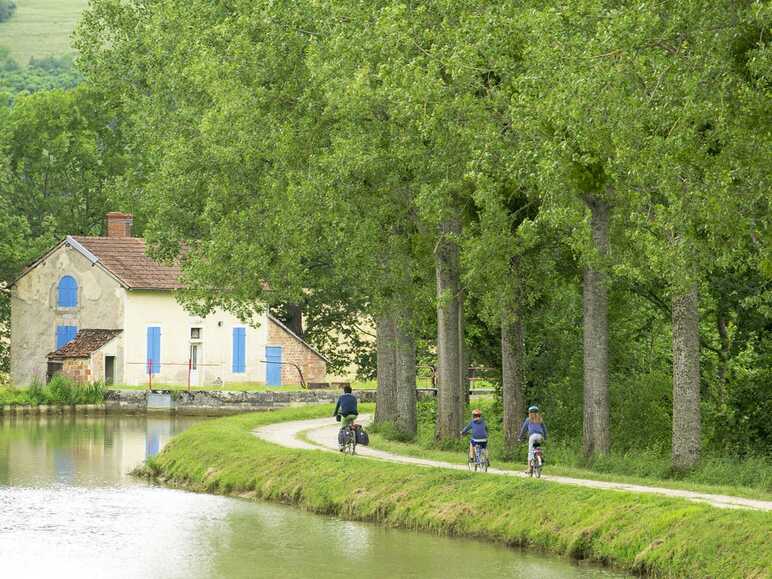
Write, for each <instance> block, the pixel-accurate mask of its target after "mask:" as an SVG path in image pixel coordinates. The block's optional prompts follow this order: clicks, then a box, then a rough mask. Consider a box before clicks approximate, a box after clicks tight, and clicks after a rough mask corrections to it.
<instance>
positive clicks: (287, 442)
mask: <svg viewBox="0 0 772 579" xmlns="http://www.w3.org/2000/svg"><path fill="white" fill-rule="evenodd" d="M370 418H371V417H370V416H369V415H367V416H365V415H363V416H361V417H360V419H361V420H360V421H362V422H365V423H366V422H369V420H370ZM339 428H340V427H339V425H338V423H337V422H335V421H334V420H333V419H332V418H318V419H315V420H298V421H295V422H278V423H276V424H270V425H268V426H264V427H262V428H258V429H256V430H255V431H254V432H253V433H254V435H255V436H257V437H258V438H261V439H263V440H266V441H268V442H272V443H274V444H278V445H280V446H286V447H288V448H300V449H305V450H321V451H326V452H338V430H339ZM304 439H305V440H304ZM357 454H358V455H359V456H362V457H367V458H372V459H378V460H385V461H390V462H399V463H404V464H414V465H418V466H422V467H438V468H449V469H454V470H463V471H466V470H467V467H466V465H463V464H453V463H450V462H443V461H438V460H428V459H424V458H416V457H412V456H404V455H400V454H394V453H391V452H385V451H383V450H376V449H374V448H368V447H364V446H357ZM488 473H489V474H494V475H500V476H512V477H523V478H524V477H526V476H527V475H526V474H525V473H523V472H518V471H511V470H501V469H497V468H491V469H489V470H488ZM542 479H543V480H547V481H551V482H557V483H561V484H569V485H575V486H582V487H589V488H595V489H606V490H616V491H626V492H633V493H646V494H653V495H663V496H667V497H677V498H682V499H686V500H689V501H695V502H700V503H708V504H710V505H712V506H714V507H719V508H723V509H736V508H747V509H754V510H759V511H772V501H762V500H755V499H745V498H742V497H732V496H727V495H713V494H706V493H697V492H692V491H684V490H677V489H667V488H661V487H649V486H642V485H634V484H626V483H615V482H605V481H596V480H589V479H578V478H570V477H564V476H550V475H542Z"/></svg>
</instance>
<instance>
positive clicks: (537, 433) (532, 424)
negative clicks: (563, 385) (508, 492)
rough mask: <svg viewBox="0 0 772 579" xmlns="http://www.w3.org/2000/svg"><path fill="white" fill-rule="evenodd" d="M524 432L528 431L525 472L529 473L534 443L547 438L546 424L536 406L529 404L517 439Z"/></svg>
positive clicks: (521, 438)
mask: <svg viewBox="0 0 772 579" xmlns="http://www.w3.org/2000/svg"><path fill="white" fill-rule="evenodd" d="M526 432H527V433H528V470H527V471H525V472H527V473H529V472H531V468H532V467H531V461H532V460H533V447H534V445H541V443H542V442H544V441H545V440H547V425H546V424H544V420H542V417H541V414H540V413H539V407H538V406H530V407H529V408H528V418H526V419H525V420H524V421H523V425H522V426H521V427H520V433H519V434H518V435H517V439H518V440H523V435H524V434H525V433H526Z"/></svg>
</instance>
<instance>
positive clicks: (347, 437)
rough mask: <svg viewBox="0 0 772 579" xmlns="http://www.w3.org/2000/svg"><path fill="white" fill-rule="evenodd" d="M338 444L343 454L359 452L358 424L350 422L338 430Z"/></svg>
mask: <svg viewBox="0 0 772 579" xmlns="http://www.w3.org/2000/svg"><path fill="white" fill-rule="evenodd" d="M338 444H339V446H340V451H341V452H342V453H343V454H351V455H354V454H356V452H357V433H356V425H354V424H350V425H349V426H346V427H345V428H341V429H340V431H339V432H338Z"/></svg>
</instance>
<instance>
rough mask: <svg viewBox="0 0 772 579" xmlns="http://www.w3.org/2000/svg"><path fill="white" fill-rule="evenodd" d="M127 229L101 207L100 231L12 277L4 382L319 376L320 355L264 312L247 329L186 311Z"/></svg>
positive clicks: (169, 272)
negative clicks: (58, 377)
mask: <svg viewBox="0 0 772 579" xmlns="http://www.w3.org/2000/svg"><path fill="white" fill-rule="evenodd" d="M131 225H132V216H131V215H129V214H125V213H108V214H107V236H106V237H82V236H68V237H67V238H66V239H64V240H63V241H62V242H60V243H59V244H57V245H56V246H55V247H53V248H52V249H51V250H50V251H48V252H47V253H46V254H44V255H43V256H41V257H40V258H39V259H38V260H37V261H35V262H34V263H32V264H31V265H30V266H29V267H27V268H26V269H25V271H24V272H23V273H22V274H21V276H20V277H19V278H18V279H16V280H15V281H14V283H13V284H12V286H11V381H12V383H14V384H17V385H26V384H29V383H31V382H32V381H33V380H39V381H41V382H42V381H43V380H46V379H47V378H48V377H50V376H51V375H52V374H53V373H56V372H62V373H64V374H65V375H68V376H71V377H72V378H75V379H77V380H79V381H105V382H106V383H114V384H127V385H140V384H146V383H148V382H151V383H152V384H182V385H185V384H188V383H190V384H191V385H194V386H198V385H200V386H210V385H220V384H226V383H252V384H266V385H269V386H280V385H285V384H299V383H300V382H301V373H302V378H303V379H304V380H305V381H306V382H323V381H325V378H326V372H327V360H326V359H325V358H324V356H322V355H321V354H320V353H319V352H317V351H316V350H315V349H314V348H313V347H311V346H310V345H309V344H307V343H306V342H304V341H303V340H302V339H301V338H299V337H298V336H297V335H295V334H294V333H293V332H292V331H291V330H289V329H288V328H287V327H286V326H285V325H284V324H282V323H281V322H280V321H279V320H277V319H276V318H274V317H273V316H271V315H270V314H268V313H263V314H262V315H261V316H259V317H258V318H257V319H256V321H255V322H254V323H253V324H251V325H250V324H246V323H244V322H242V321H241V320H240V319H238V318H237V317H236V316H234V315H233V314H231V313H229V312H227V311H225V310H222V309H216V310H215V311H213V312H212V313H211V314H209V315H208V316H206V317H198V316H194V315H191V314H190V313H188V312H187V311H186V310H185V309H184V308H183V307H182V306H181V305H180V304H179V303H177V300H176V299H175V290H178V289H180V288H181V287H182V286H181V284H180V281H179V279H180V273H181V272H180V269H179V268H178V267H177V266H169V265H164V264H161V263H158V262H156V261H154V260H152V259H150V257H148V256H147V255H146V254H145V242H144V240H143V239H141V238H137V237H132V236H131Z"/></svg>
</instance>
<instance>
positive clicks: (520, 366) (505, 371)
mask: <svg viewBox="0 0 772 579" xmlns="http://www.w3.org/2000/svg"><path fill="white" fill-rule="evenodd" d="M512 313H513V312H504V316H505V318H504V319H503V320H502V322H501V378H502V385H501V393H502V401H503V406H504V417H503V422H504V446H505V447H506V448H507V449H508V450H512V449H513V448H514V447H515V445H516V444H517V433H518V430H519V429H520V422H521V421H522V420H523V418H524V417H525V372H524V364H525V343H524V339H523V320H522V318H521V317H520V314H519V313H515V316H514V317H512Z"/></svg>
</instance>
